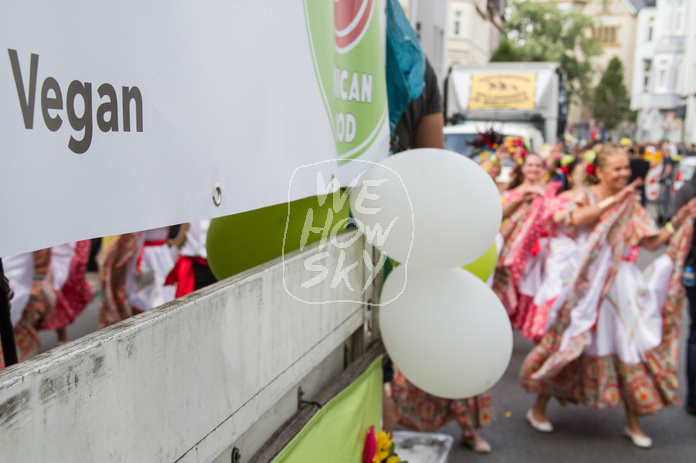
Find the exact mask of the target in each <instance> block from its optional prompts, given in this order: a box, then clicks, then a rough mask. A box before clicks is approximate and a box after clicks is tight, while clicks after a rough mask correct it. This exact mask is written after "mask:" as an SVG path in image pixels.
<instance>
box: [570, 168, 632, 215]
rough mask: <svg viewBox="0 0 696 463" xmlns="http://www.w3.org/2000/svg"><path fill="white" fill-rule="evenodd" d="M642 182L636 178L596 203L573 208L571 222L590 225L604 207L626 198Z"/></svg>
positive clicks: (618, 202) (601, 212)
mask: <svg viewBox="0 0 696 463" xmlns="http://www.w3.org/2000/svg"><path fill="white" fill-rule="evenodd" d="M642 184H643V179H641V178H637V179H635V180H634V181H633V182H631V183H630V184H629V185H627V186H625V187H623V188H622V189H621V191H619V192H618V193H616V194H615V195H612V196H609V197H608V198H606V199H603V200H602V201H600V202H598V203H597V204H592V205H588V206H585V207H581V208H578V209H576V210H575V212H573V213H572V215H571V218H572V221H573V224H575V225H576V226H578V227H583V226H585V225H592V224H594V223H595V222H597V221H598V220H599V218H600V217H601V216H602V214H603V213H604V210H605V209H608V208H610V207H614V206H615V205H617V204H621V202H622V201H623V200H624V198H626V196H628V195H630V194H633V193H634V192H635V191H636V188H637V187H639V186H640V185H642Z"/></svg>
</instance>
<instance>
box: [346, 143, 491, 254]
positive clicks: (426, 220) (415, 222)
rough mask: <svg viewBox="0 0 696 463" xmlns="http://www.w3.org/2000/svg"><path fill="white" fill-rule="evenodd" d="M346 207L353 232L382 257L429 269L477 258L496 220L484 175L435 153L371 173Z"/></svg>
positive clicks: (407, 155) (404, 157)
mask: <svg viewBox="0 0 696 463" xmlns="http://www.w3.org/2000/svg"><path fill="white" fill-rule="evenodd" d="M350 205H351V210H352V212H353V217H355V219H356V223H357V226H358V228H359V229H360V230H361V231H364V232H365V234H366V237H367V239H368V241H369V242H370V243H372V244H373V245H375V246H377V247H378V248H379V249H380V250H382V251H384V252H385V253H386V254H387V255H388V256H389V257H391V258H393V259H395V260H397V261H399V262H406V261H407V260H408V262H410V263H411V264H415V265H419V266H426V267H436V268H454V267H462V266H464V265H466V264H468V263H470V262H473V261H474V260H476V259H477V258H479V257H480V256H481V255H482V254H483V253H484V252H486V250H488V249H489V248H490V247H491V245H492V244H493V242H494V240H495V235H496V233H497V232H498V230H499V229H500V223H501V220H502V204H501V201H500V195H499V193H498V189H497V187H496V185H495V183H494V182H493V180H492V179H491V178H490V176H489V175H488V174H487V173H486V172H485V171H484V170H483V169H482V168H481V167H480V166H479V165H478V164H476V163H475V162H473V161H471V160H470V159H468V158H466V157H465V156H462V155H461V154H458V153H455V152H452V151H447V150H441V149H434V148H426V149H415V150H410V151H406V152H403V153H399V154H397V155H394V156H391V157H389V158H387V159H385V160H384V161H382V162H381V163H380V164H379V165H375V166H372V167H371V168H370V169H369V170H368V171H367V172H366V174H365V176H364V178H363V184H362V186H361V187H359V188H355V189H354V190H353V191H352V192H351V194H350ZM375 230H377V233H375Z"/></svg>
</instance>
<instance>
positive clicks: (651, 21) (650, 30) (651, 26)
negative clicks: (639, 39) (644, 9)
mask: <svg viewBox="0 0 696 463" xmlns="http://www.w3.org/2000/svg"><path fill="white" fill-rule="evenodd" d="M654 29H655V18H650V19H649V20H648V42H652V40H653V30H654Z"/></svg>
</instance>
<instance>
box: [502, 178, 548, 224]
mask: <svg viewBox="0 0 696 463" xmlns="http://www.w3.org/2000/svg"><path fill="white" fill-rule="evenodd" d="M517 188H518V191H519V192H520V193H522V195H521V196H520V197H519V198H517V199H516V200H514V201H505V203H504V204H503V220H505V219H507V218H508V217H510V216H511V215H512V214H514V213H515V211H516V210H517V209H519V207H520V206H521V205H522V204H524V203H526V202H529V201H532V200H533V199H534V198H537V197H539V196H540V195H541V193H542V190H541V189H540V188H538V187H529V186H520V187H517Z"/></svg>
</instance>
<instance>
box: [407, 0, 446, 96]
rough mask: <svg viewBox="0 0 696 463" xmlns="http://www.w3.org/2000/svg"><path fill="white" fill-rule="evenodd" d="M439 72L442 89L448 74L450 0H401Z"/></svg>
mask: <svg viewBox="0 0 696 463" xmlns="http://www.w3.org/2000/svg"><path fill="white" fill-rule="evenodd" d="M399 3H400V4H401V7H402V8H403V10H404V13H406V17H407V18H408V19H409V21H410V22H411V26H413V28H414V29H415V31H416V33H417V34H418V37H419V38H420V42H421V47H422V48H423V52H424V53H425V56H427V57H428V60H429V61H430V64H431V65H432V66H433V69H434V70H435V74H437V81H438V83H439V84H440V90H442V88H443V82H444V80H445V77H446V76H447V67H446V66H447V57H446V50H447V36H446V33H445V31H446V28H447V5H448V4H449V0H399Z"/></svg>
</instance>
